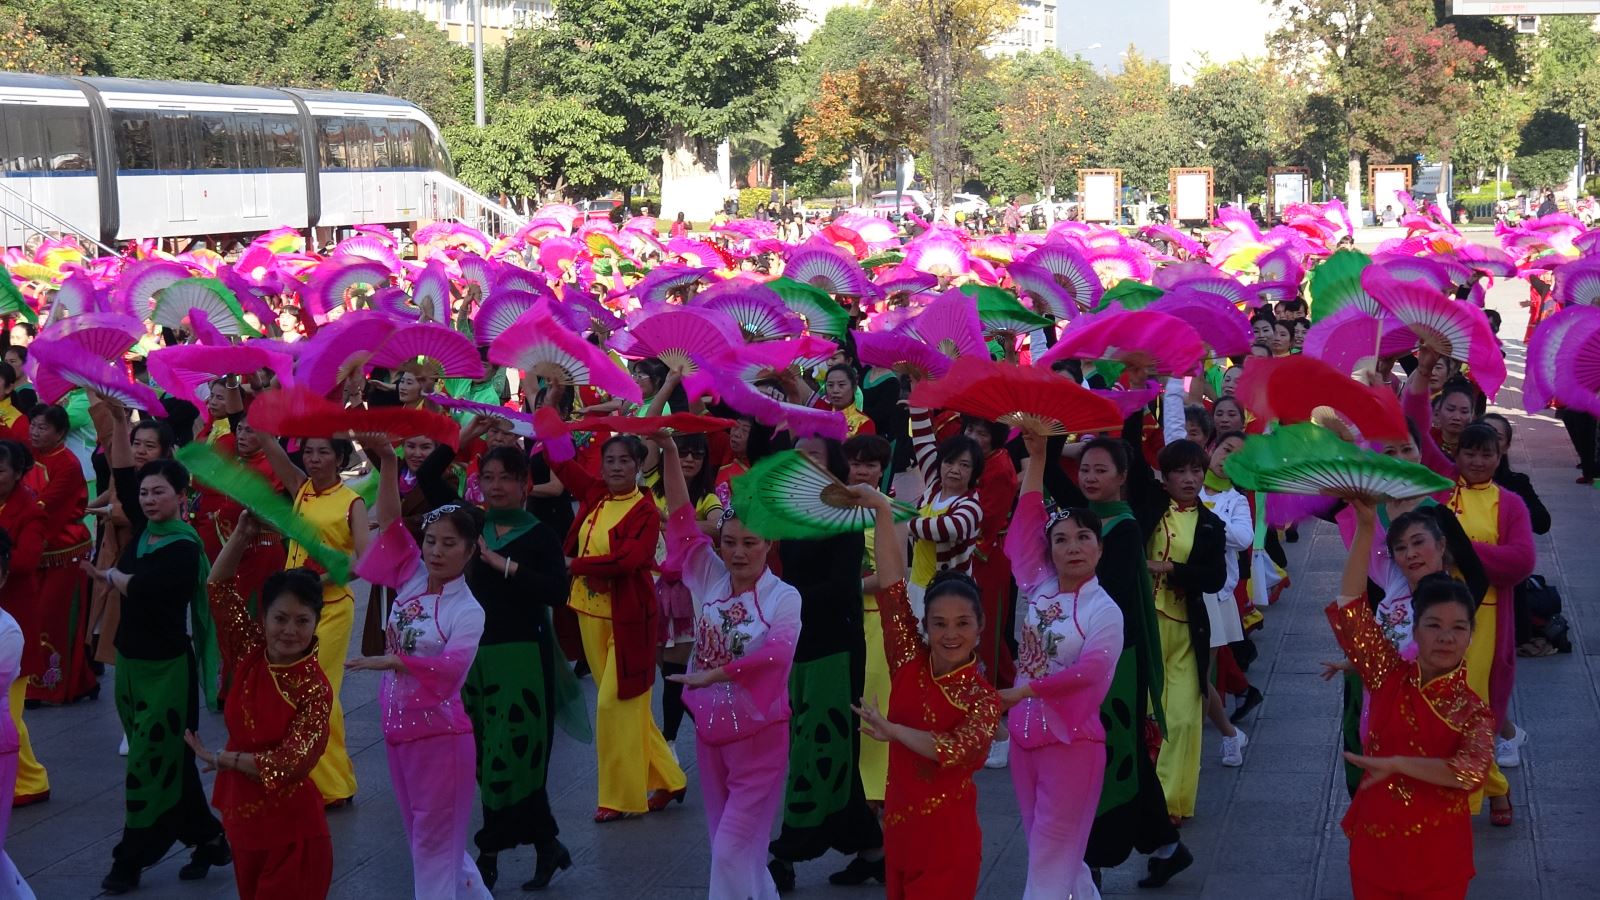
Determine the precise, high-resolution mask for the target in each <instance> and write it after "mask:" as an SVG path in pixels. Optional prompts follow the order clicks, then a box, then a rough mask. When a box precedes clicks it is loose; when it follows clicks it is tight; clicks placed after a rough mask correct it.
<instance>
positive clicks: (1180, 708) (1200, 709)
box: [1156, 613, 1205, 818]
mask: <svg viewBox="0 0 1600 900" xmlns="http://www.w3.org/2000/svg"><path fill="white" fill-rule="evenodd" d="M1156 624H1157V627H1158V629H1159V632H1160V635H1161V661H1162V665H1163V666H1164V667H1165V668H1166V678H1165V679H1164V680H1163V687H1162V690H1161V707H1162V710H1163V711H1164V712H1165V713H1166V719H1167V739H1166V740H1165V741H1163V742H1162V744H1161V754H1160V755H1159V756H1157V757H1156V777H1157V778H1159V779H1160V780H1161V790H1162V791H1163V792H1164V793H1165V794H1166V795H1167V814H1168V815H1173V816H1183V817H1184V818H1189V817H1190V816H1193V815H1194V801H1195V797H1196V796H1197V795H1198V794H1199V793H1200V749H1201V737H1202V734H1201V723H1202V720H1203V719H1204V718H1205V716H1204V699H1205V698H1203V697H1202V696H1201V695H1200V670H1199V669H1198V668H1196V665H1197V664H1196V662H1195V658H1194V646H1193V644H1192V643H1191V642H1190V640H1189V626H1188V624H1187V623H1184V622H1175V621H1173V620H1172V619H1169V618H1167V617H1166V616H1163V615H1161V614H1159V613H1157V614H1156Z"/></svg>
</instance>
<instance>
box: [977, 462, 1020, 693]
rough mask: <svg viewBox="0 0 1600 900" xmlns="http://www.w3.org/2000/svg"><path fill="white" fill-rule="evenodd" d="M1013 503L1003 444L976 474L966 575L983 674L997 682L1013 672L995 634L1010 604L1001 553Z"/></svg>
mask: <svg viewBox="0 0 1600 900" xmlns="http://www.w3.org/2000/svg"><path fill="white" fill-rule="evenodd" d="M1016 504H1017V467H1016V465H1015V464H1013V463H1012V462H1011V454H1010V453H1007V452H1006V451H1005V448H1001V449H999V450H995V451H994V452H992V453H990V454H989V458H988V459H986V460H985V461H984V463H983V477H981V478H979V479H978V505H979V506H981V507H983V523H982V525H980V526H979V531H978V547H977V550H976V551H975V552H974V553H973V557H972V577H973V578H974V579H975V580H976V581H977V582H978V592H979V596H980V597H982V598H983V635H982V636H981V637H979V639H978V659H979V660H980V661H982V663H983V675H984V677H985V678H987V679H989V683H990V684H992V685H994V686H995V687H997V688H1005V687H1010V686H1011V681H1012V678H1013V677H1014V676H1015V674H1016V669H1015V665H1014V663H1013V660H1012V658H1011V648H1010V647H1009V646H1007V644H1006V642H1005V641H1004V640H1002V639H1001V635H1002V634H1003V633H1004V628H1005V626H1006V613H1007V612H1008V611H1009V610H1010V609H1011V608H1012V602H1011V600H1012V593H1011V562H1010V561H1009V560H1007V559H1006V553H1005V540H1006V526H1007V525H1008V524H1009V523H1010V522H1011V510H1012V508H1013V507H1015V506H1016Z"/></svg>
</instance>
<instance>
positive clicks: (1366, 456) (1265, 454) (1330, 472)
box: [1224, 422, 1453, 501]
mask: <svg viewBox="0 0 1600 900" xmlns="http://www.w3.org/2000/svg"><path fill="white" fill-rule="evenodd" d="M1224 468H1225V469H1226V470H1227V473H1228V477H1229V478H1231V479H1233V483H1234V485H1236V486H1237V487H1240V488H1243V489H1245V490H1248V491H1266V492H1268V493H1273V494H1321V495H1324V496H1329V497H1340V498H1351V497H1366V498H1368V499H1371V500H1374V501H1383V500H1408V499H1410V498H1412V497H1422V496H1426V495H1428V494H1434V493H1438V492H1439V491H1443V490H1448V489H1449V488H1450V486H1451V485H1452V484H1453V482H1451V481H1450V479H1448V478H1445V477H1444V476H1442V475H1439V474H1438V473H1436V472H1434V471H1433V470H1432V469H1429V468H1428V467H1427V466H1422V465H1418V464H1417V463H1412V462H1406V461H1405V460H1403V459H1396V458H1395V457H1392V456H1384V455H1383V454H1382V453H1376V452H1374V451H1372V450H1367V449H1364V448H1361V447H1357V446H1356V445H1354V444H1351V443H1349V442H1348V441H1345V440H1343V439H1342V438H1340V437H1339V436H1338V435H1336V434H1334V433H1333V432H1332V431H1329V430H1328V429H1326V428H1323V427H1322V426H1321V425H1313V424H1311V423H1309V422H1306V423H1303V424H1300V425H1285V426H1283V427H1281V428H1278V429H1277V430H1275V431H1272V432H1270V433H1268V434H1258V435H1251V436H1250V437H1247V438H1245V441H1244V446H1242V447H1240V448H1239V449H1238V450H1237V451H1236V452H1235V453H1234V454H1233V455H1232V456H1230V457H1228V461H1227V462H1226V463H1224Z"/></svg>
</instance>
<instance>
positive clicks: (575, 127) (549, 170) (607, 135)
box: [444, 97, 645, 203]
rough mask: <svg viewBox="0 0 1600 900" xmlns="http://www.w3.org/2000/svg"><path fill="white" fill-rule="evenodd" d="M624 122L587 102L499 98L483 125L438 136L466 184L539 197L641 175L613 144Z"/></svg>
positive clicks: (589, 190)
mask: <svg viewBox="0 0 1600 900" xmlns="http://www.w3.org/2000/svg"><path fill="white" fill-rule="evenodd" d="M626 127H627V123H626V122H624V121H623V120H622V119H621V118H620V117H617V116H608V115H606V114H605V113H602V112H599V111H597V110H594V109H592V108H590V107H589V106H588V105H586V104H583V103H579V102H577V101H574V100H571V99H569V98H565V97H559V98H558V97H547V98H544V99H541V100H539V101H537V102H536V103H533V104H531V105H519V104H510V103H503V104H501V105H500V106H499V107H497V108H496V109H495V111H494V118H493V119H492V120H491V121H490V122H489V124H488V125H487V126H486V127H484V128H481V129H480V128H477V127H474V126H472V125H457V126H453V127H450V128H446V129H445V130H444V137H445V140H446V141H447V142H448V143H449V146H450V155H451V158H452V159H453V160H454V161H455V164H456V173H457V177H459V178H460V179H461V180H462V182H464V183H465V184H466V185H467V186H468V187H470V188H472V189H473V190H475V191H478V192H479V193H481V194H486V195H488V196H496V195H505V196H509V197H515V198H529V199H531V200H533V201H534V202H535V203H542V202H544V201H545V200H548V199H552V198H556V197H562V198H572V197H576V196H593V195H595V194H601V193H606V192H609V191H611V190H614V189H616V188H618V187H621V186H623V185H626V184H631V183H633V182H636V181H639V180H641V179H643V178H644V177H645V170H644V167H643V166H641V165H639V164H638V163H637V162H635V161H634V160H633V159H632V157H630V156H629V155H628V152H627V151H626V150H625V149H623V148H622V147H621V146H619V145H618V144H617V143H615V141H616V139H617V137H618V136H619V135H621V134H622V133H623V131H624V130H625V129H626Z"/></svg>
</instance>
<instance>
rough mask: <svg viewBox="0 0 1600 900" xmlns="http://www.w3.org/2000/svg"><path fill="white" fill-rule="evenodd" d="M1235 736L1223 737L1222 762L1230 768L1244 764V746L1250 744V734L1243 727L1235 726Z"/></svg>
mask: <svg viewBox="0 0 1600 900" xmlns="http://www.w3.org/2000/svg"><path fill="white" fill-rule="evenodd" d="M1233 732H1234V733H1233V737H1228V736H1226V735H1224V736H1223V738H1222V764H1223V765H1225V766H1228V767H1230V768H1233V767H1238V766H1242V765H1244V748H1245V747H1247V746H1249V745H1250V736H1249V735H1247V734H1245V733H1244V729H1243V728H1235V729H1234V730H1233Z"/></svg>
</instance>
